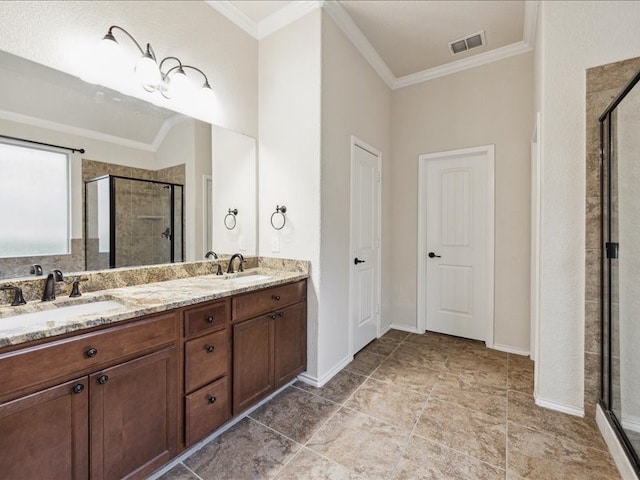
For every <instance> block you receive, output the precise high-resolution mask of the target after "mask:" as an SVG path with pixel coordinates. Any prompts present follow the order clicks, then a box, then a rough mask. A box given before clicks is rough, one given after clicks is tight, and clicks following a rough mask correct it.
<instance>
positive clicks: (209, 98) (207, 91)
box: [198, 82, 218, 105]
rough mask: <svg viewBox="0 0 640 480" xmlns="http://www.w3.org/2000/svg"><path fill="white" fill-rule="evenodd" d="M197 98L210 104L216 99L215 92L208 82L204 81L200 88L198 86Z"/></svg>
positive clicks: (214, 102) (215, 101)
mask: <svg viewBox="0 0 640 480" xmlns="http://www.w3.org/2000/svg"><path fill="white" fill-rule="evenodd" d="M198 98H199V100H200V101H202V102H203V103H207V104H210V105H214V104H216V103H217V101H218V97H217V96H216V93H215V92H214V91H213V89H212V88H211V85H209V83H208V82H205V84H204V85H203V86H202V88H200V90H199V91H198Z"/></svg>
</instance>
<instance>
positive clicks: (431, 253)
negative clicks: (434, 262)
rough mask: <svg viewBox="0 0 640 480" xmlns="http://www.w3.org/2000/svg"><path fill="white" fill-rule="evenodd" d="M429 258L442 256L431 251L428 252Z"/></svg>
mask: <svg viewBox="0 0 640 480" xmlns="http://www.w3.org/2000/svg"><path fill="white" fill-rule="evenodd" d="M429 258H442V257H440V255H436V254H435V253H433V252H429Z"/></svg>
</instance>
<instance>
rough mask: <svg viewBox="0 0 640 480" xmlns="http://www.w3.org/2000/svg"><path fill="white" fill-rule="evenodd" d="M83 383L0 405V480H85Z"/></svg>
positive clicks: (85, 400)
mask: <svg viewBox="0 0 640 480" xmlns="http://www.w3.org/2000/svg"><path fill="white" fill-rule="evenodd" d="M0 364H1V362H0ZM88 380H89V379H88V377H82V378H77V379H74V380H71V381H68V382H65V383H62V384H60V385H56V386H54V387H51V388H47V389H45V390H42V391H39V392H36V393H33V394H31V395H26V396H24V397H21V398H18V399H16V400H13V401H10V402H6V403H3V404H1V405H0V472H1V473H0V477H2V478H7V479H13V478H16V479H25V480H29V479H34V480H35V479H42V478H51V479H58V478H68V479H73V480H75V479H86V478H88V476H89V442H88V437H89V422H88V418H89V389H88Z"/></svg>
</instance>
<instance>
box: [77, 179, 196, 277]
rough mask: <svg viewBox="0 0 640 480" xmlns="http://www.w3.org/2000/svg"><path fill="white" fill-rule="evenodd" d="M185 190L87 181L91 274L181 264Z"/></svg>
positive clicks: (140, 181)
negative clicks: (161, 264)
mask: <svg viewBox="0 0 640 480" xmlns="http://www.w3.org/2000/svg"><path fill="white" fill-rule="evenodd" d="M183 196H184V191H183V186H182V185H180V184H174V183H166V182H159V181H154V180H146V179H140V178H128V177H120V176H115V175H105V176H102V177H98V178H95V179H92V180H89V181H87V182H85V205H86V212H85V215H86V219H85V229H86V234H85V242H86V252H87V255H86V259H85V262H86V267H87V269H88V270H89V269H90V270H94V269H104V268H114V267H127V266H132V265H155V264H160V263H171V262H181V261H183V260H184V251H183V244H184V242H183V223H184V220H183V219H184V216H183Z"/></svg>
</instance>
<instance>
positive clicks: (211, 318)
mask: <svg viewBox="0 0 640 480" xmlns="http://www.w3.org/2000/svg"><path fill="white" fill-rule="evenodd" d="M214 320H215V318H214V317H213V315H209V316H208V317H207V322H209V323H213V321H214Z"/></svg>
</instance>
